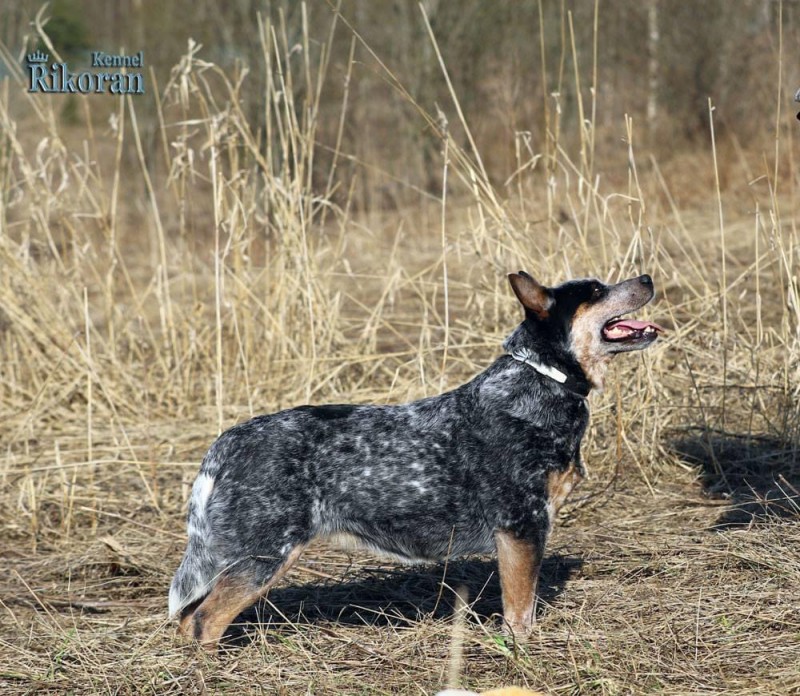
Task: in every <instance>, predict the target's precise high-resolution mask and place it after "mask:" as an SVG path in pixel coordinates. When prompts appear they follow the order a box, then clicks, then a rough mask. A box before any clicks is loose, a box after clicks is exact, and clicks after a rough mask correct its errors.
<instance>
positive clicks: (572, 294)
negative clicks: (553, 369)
mask: <svg viewBox="0 0 800 696" xmlns="http://www.w3.org/2000/svg"><path fill="white" fill-rule="evenodd" d="M508 279H509V281H510V282H511V287H512V289H513V290H514V294H515V295H516V296H517V299H519V301H520V302H521V303H522V306H523V307H524V308H525V322H526V325H527V327H528V329H529V333H530V334H531V336H532V337H533V340H534V341H535V343H536V346H535V347H536V349H537V350H539V351H540V352H541V351H544V352H545V353H549V354H550V355H551V356H552V355H553V354H554V351H555V354H556V357H558V353H559V352H562V353H568V354H569V356H571V358H572V359H574V360H575V361H577V363H578V364H579V365H580V367H581V369H582V370H583V372H584V374H585V375H586V377H587V379H588V380H589V381H590V382H591V383H592V384H593V385H594V386H596V387H602V384H603V375H604V374H605V369H606V367H607V365H608V362H609V361H610V360H611V358H612V357H614V355H616V354H617V353H626V352H628V351H632V350H642V349H643V348H647V346H649V345H650V344H651V343H653V341H655V340H656V339H657V338H658V334H659V332H661V331H663V329H662V328H661V327H660V326H659V325H658V324H654V323H652V322H648V321H640V320H637V319H625V318H623V317H624V316H625V315H626V314H629V313H630V312H635V311H636V310H637V309H640V308H641V307H643V306H644V305H646V304H647V303H648V302H650V300H652V299H653V296H654V295H655V289H654V288H653V280H652V278H650V276H649V275H641V276H638V277H637V278H631V279H629V280H623V281H622V282H621V283H617V284H616V285H606V284H604V283H601V282H600V281H599V280H571V281H568V282H566V283H563V284H562V285H559V286H557V287H554V288H548V287H545V286H544V285H542V284H540V283H538V282H537V281H536V280H534V279H533V278H532V277H531V276H530V275H528V274H527V273H525V272H524V271H520V272H519V273H511V274H510V275H509V276H508ZM542 357H545V356H544V355H543V356H542Z"/></svg>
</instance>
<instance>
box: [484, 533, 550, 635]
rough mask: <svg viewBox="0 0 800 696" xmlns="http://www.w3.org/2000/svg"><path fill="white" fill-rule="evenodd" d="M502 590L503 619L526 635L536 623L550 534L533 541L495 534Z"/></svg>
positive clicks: (542, 535)
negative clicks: (537, 590)
mask: <svg viewBox="0 0 800 696" xmlns="http://www.w3.org/2000/svg"><path fill="white" fill-rule="evenodd" d="M495 544H496V546H497V565H498V569H499V571H500V588H501V590H502V593H503V618H504V619H505V621H506V623H507V624H508V626H509V628H510V629H511V630H512V631H513V632H514V633H515V634H517V633H519V634H522V635H523V636H524V635H525V634H527V633H528V631H530V629H531V627H532V626H533V622H534V620H535V611H536V587H537V585H538V582H539V570H540V568H541V566H542V558H543V556H544V550H545V546H546V544H547V531H546V530H543V531H542V532H541V533H539V534H535V535H534V538H533V539H528V538H521V537H519V536H517V535H516V534H514V533H513V532H511V531H508V530H503V529H499V530H497V532H495Z"/></svg>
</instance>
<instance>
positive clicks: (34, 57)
mask: <svg viewBox="0 0 800 696" xmlns="http://www.w3.org/2000/svg"><path fill="white" fill-rule="evenodd" d="M49 57H50V56H48V55H47V54H46V53H42V52H41V51H34V52H33V53H29V54H28V62H29V63H46V62H47V59H48V58H49Z"/></svg>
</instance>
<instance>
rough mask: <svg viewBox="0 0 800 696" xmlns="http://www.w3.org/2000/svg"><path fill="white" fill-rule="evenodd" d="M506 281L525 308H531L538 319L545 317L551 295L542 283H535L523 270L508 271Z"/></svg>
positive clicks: (551, 303)
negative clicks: (517, 271)
mask: <svg viewBox="0 0 800 696" xmlns="http://www.w3.org/2000/svg"><path fill="white" fill-rule="evenodd" d="M508 282H509V283H511V289H512V290H513V291H514V294H515V295H516V296H517V299H518V300H519V301H520V302H521V303H522V306H523V307H525V309H529V310H531V312H533V313H534V314H536V315H537V316H538V317H539V318H540V319H546V318H547V316H548V310H549V309H550V307H552V306H553V296H552V295H551V294H550V291H549V290H548V289H547V288H546V287H544V285H542V284H540V283H537V282H536V281H535V280H534V279H533V278H532V277H531V276H529V275H528V274H527V273H525V271H520V272H519V273H509V274H508Z"/></svg>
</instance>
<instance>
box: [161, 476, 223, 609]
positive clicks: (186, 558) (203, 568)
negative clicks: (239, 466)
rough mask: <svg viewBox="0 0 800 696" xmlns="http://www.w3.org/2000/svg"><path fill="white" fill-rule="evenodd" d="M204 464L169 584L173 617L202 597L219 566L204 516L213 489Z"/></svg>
mask: <svg viewBox="0 0 800 696" xmlns="http://www.w3.org/2000/svg"><path fill="white" fill-rule="evenodd" d="M205 464H206V462H204V466H203V468H202V469H201V473H200V474H198V476H197V478H196V479H195V482H194V486H192V497H191V499H190V500H189V515H188V532H189V543H188V544H187V546H186V553H185V554H184V555H183V560H182V561H181V564H180V566H178V570H177V572H176V573H175V577H174V578H172V585H170V588H169V617H170V618H171V619H172V618H175V617H177V616H179V615H181V614H183V612H184V610H185V609H186V608H187V607H189V606H191V605H193V604H197V603H198V602H199V601H200V600H202V599H203V598H204V597H205V596H206V595H207V594H208V593H209V592H211V589H212V588H213V587H214V585H215V584H216V580H217V577H218V576H219V571H220V568H219V567H218V563H217V560H216V559H215V557H214V554H213V551H212V548H211V536H212V529H211V524H210V523H209V520H208V515H207V507H208V500H209V498H210V497H211V493H212V491H213V490H214V477H213V476H212V475H211V474H209V473H207V472H208V471H209V468H210V467H209V468H207V467H206V466H205Z"/></svg>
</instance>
